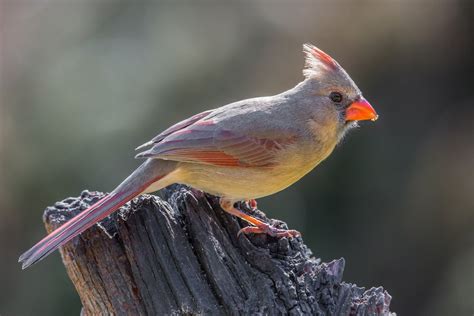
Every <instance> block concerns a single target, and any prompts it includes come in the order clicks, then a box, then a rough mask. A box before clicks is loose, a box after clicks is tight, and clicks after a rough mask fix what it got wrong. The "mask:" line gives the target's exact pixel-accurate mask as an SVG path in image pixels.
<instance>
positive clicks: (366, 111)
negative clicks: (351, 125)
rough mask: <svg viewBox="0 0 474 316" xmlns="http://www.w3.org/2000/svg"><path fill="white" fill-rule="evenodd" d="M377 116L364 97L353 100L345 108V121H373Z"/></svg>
mask: <svg viewBox="0 0 474 316" xmlns="http://www.w3.org/2000/svg"><path fill="white" fill-rule="evenodd" d="M378 117H379V116H378V115H377V112H375V110H374V108H373V107H372V105H370V103H369V102H367V100H366V99H364V98H361V99H360V100H357V101H355V102H353V103H352V104H351V105H349V107H348V108H347V109H346V121H364V120H372V121H375V120H376V119H378Z"/></svg>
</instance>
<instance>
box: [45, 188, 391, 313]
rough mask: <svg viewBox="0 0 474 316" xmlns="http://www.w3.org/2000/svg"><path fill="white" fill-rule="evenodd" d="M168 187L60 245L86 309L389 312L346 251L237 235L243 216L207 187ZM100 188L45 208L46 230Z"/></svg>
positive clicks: (384, 295)
mask: <svg viewBox="0 0 474 316" xmlns="http://www.w3.org/2000/svg"><path fill="white" fill-rule="evenodd" d="M163 195H164V198H163V199H161V198H159V197H156V196H151V195H146V196H142V197H140V198H138V199H135V200H134V201H133V202H131V203H128V204H127V205H125V206H124V207H122V208H121V209H120V210H119V211H118V212H116V213H115V214H114V215H112V216H111V217H109V218H107V219H106V220H104V221H103V222H102V223H100V225H97V226H94V227H93V228H91V229H89V230H88V231H86V232H85V233H83V234H82V235H81V236H80V237H77V238H75V239H74V240H72V241H71V242H70V243H68V244H67V245H65V246H64V247H63V248H62V249H61V255H62V258H63V261H64V265H65V266H66V270H67V272H68V274H69V277H70V278H71V280H72V282H73V283H74V286H75V287H76V289H77V292H78V293H79V296H80V298H81V301H82V304H83V311H82V312H83V314H85V315H105V314H116V315H170V314H173V315H176V314H178V315H180V314H205V315H218V314H231V315H238V314H243V315H249V314H260V315H280V314H290V315H300V314H312V315H389V314H390V313H389V305H390V300H391V297H390V295H389V294H388V293H387V292H386V291H385V290H384V289H383V288H381V287H378V288H371V289H370V290H367V291H365V290H364V289H363V288H360V287H357V286H355V285H352V284H350V283H345V282H343V281H342V273H343V270H344V264H345V263H344V259H342V258H341V259H338V260H334V261H332V262H330V263H321V262H320V260H319V259H316V258H314V257H312V254H311V251H310V250H309V249H308V248H307V247H306V246H305V245H304V244H303V241H302V239H301V238H296V239H287V238H281V239H276V238H272V237H269V236H266V235H249V236H244V235H242V236H240V237H237V232H238V231H239V229H240V228H241V227H243V225H246V224H244V223H243V222H241V221H240V220H238V219H236V218H234V217H232V216H230V215H227V214H226V213H225V212H224V211H222V210H221V209H220V207H219V204H218V200H217V198H215V197H212V196H210V195H207V194H203V193H201V192H198V191H194V190H192V189H189V188H187V187H184V186H178V185H175V186H173V187H171V188H169V189H167V190H164V191H163ZM102 196H104V194H103V193H99V192H89V191H84V192H82V193H81V196H80V197H78V198H68V199H65V200H64V201H62V202H58V203H56V204H55V205H54V206H53V207H49V208H47V209H46V211H45V214H44V221H45V224H46V227H47V230H48V231H52V230H53V229H55V228H57V227H59V226H60V225H61V224H62V223H64V222H65V221H66V220H68V219H69V218H71V217H72V216H74V215H75V214H77V213H78V212H80V211H81V210H83V209H85V208H87V207H88V206H89V205H91V204H92V203H94V202H96V201H97V200H98V199H100V198H101V197H102ZM242 207H244V206H243V205H242ZM247 211H250V210H248V209H247ZM254 215H255V216H257V217H260V218H263V219H264V220H265V221H270V222H272V223H274V224H277V223H279V224H280V225H282V226H285V224H284V223H281V222H277V221H273V220H269V219H267V218H266V217H265V215H264V214H263V213H261V212H260V211H255V212H254ZM98 226H99V227H100V228H99V227H98ZM104 232H106V234H104ZM110 237H112V238H110Z"/></svg>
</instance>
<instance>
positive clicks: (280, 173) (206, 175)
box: [180, 163, 314, 201]
mask: <svg viewBox="0 0 474 316" xmlns="http://www.w3.org/2000/svg"><path fill="white" fill-rule="evenodd" d="M313 167H314V165H312V166H305V168H298V167H296V168H295V166H292V167H275V168H243V167H242V168H241V167H216V166H209V165H203V164H200V165H198V164H187V163H185V164H182V166H181V167H180V178H181V179H180V180H181V181H180V182H181V183H184V184H187V185H190V186H192V187H194V188H196V189H199V190H202V191H204V192H207V193H210V194H213V195H217V196H225V197H227V198H230V199H234V200H236V201H237V200H245V199H255V198H260V197H263V196H267V195H271V194H273V193H276V192H278V191H281V190H283V189H285V188H286V187H288V186H290V185H291V184H293V183H294V182H296V181H298V180H299V179H300V178H301V177H302V176H304V175H305V174H306V173H307V172H309V171H310V170H311V169H312V168H313Z"/></svg>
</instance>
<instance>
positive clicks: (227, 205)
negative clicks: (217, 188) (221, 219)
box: [219, 198, 301, 237]
mask: <svg viewBox="0 0 474 316" xmlns="http://www.w3.org/2000/svg"><path fill="white" fill-rule="evenodd" d="M219 203H220V205H221V207H222V209H223V210H224V211H226V212H227V213H229V214H232V215H235V216H237V217H240V218H241V219H243V220H244V221H246V222H248V223H250V224H252V225H254V226H247V227H244V228H242V229H241V230H239V232H238V234H237V236H239V235H240V234H241V233H244V234H251V233H253V234H267V235H269V236H272V237H298V236H301V234H300V233H299V232H298V231H296V230H292V229H288V230H287V229H280V228H276V227H273V226H271V225H269V224H266V223H264V222H262V221H261V220H259V219H258V218H255V217H253V216H250V215H248V214H245V213H244V212H242V211H240V210H238V209H237V208H235V207H234V203H233V202H232V201H231V200H228V199H225V198H221V199H220V201H219Z"/></svg>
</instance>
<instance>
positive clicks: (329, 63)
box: [303, 43, 340, 78]
mask: <svg viewBox="0 0 474 316" xmlns="http://www.w3.org/2000/svg"><path fill="white" fill-rule="evenodd" d="M303 52H304V53H305V55H306V56H305V68H304V69H303V74H304V76H305V77H306V78H310V77H314V76H317V75H318V74H321V73H325V72H328V71H336V70H337V69H339V68H340V66H339V64H338V63H337V61H335V60H334V59H333V58H332V57H331V56H329V55H328V54H326V53H325V52H323V51H322V50H320V49H319V48H317V47H316V46H314V45H313V44H309V43H306V44H304V45H303Z"/></svg>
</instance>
